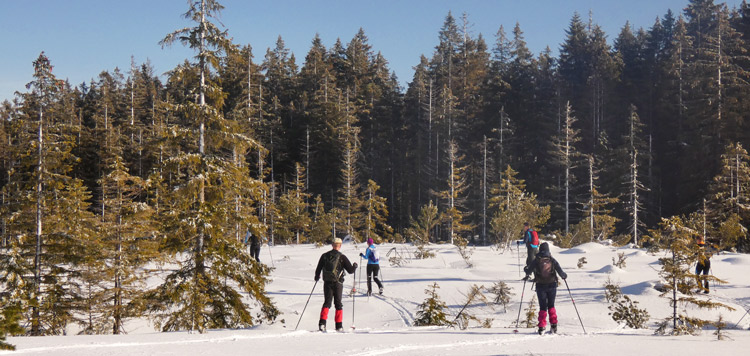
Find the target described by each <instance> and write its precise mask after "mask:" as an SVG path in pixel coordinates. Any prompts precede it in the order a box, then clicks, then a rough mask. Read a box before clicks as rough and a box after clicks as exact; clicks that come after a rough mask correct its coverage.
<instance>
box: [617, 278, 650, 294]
mask: <svg viewBox="0 0 750 356" xmlns="http://www.w3.org/2000/svg"><path fill="white" fill-rule="evenodd" d="M655 286H656V283H654V282H653V281H644V282H641V283H636V284H631V285H629V286H625V287H621V288H620V289H621V290H622V292H623V293H625V294H628V295H644V294H655V293H657V292H656V289H655V288H654V287H655Z"/></svg>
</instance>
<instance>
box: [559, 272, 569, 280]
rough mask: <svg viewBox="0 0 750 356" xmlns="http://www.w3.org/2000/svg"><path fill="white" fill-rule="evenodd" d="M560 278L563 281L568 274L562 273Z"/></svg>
mask: <svg viewBox="0 0 750 356" xmlns="http://www.w3.org/2000/svg"><path fill="white" fill-rule="evenodd" d="M560 277H562V279H563V280H565V279H568V274H567V273H562V274H560Z"/></svg>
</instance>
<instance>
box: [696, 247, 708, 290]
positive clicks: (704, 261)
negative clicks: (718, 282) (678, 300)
mask: <svg viewBox="0 0 750 356" xmlns="http://www.w3.org/2000/svg"><path fill="white" fill-rule="evenodd" d="M697 243H698V264H697V265H696V266H695V281H696V282H697V283H698V288H700V289H699V290H698V293H700V292H701V291H703V293H706V294H708V279H707V278H706V276H707V275H708V271H709V270H711V255H709V254H708V252H707V251H706V250H705V249H706V238H705V237H699V238H698V241H697ZM701 273H703V276H702V277H701Z"/></svg>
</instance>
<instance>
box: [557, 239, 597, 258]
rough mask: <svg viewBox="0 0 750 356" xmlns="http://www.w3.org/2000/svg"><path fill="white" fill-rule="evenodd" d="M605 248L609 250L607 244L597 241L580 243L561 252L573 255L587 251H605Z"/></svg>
mask: <svg viewBox="0 0 750 356" xmlns="http://www.w3.org/2000/svg"><path fill="white" fill-rule="evenodd" d="M604 250H609V248H608V247H606V246H602V245H601V244H599V243H596V242H587V243H585V244H582V245H578V246H576V247H573V248H570V249H568V250H565V251H560V253H561V254H565V255H572V254H582V253H584V254H585V253H591V252H599V251H604Z"/></svg>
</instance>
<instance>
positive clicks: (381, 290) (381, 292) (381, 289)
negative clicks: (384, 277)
mask: <svg viewBox="0 0 750 356" xmlns="http://www.w3.org/2000/svg"><path fill="white" fill-rule="evenodd" d="M380 295H383V287H380Z"/></svg>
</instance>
